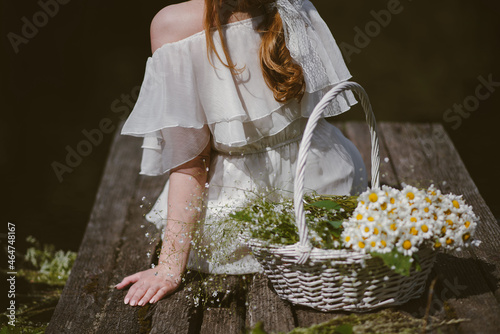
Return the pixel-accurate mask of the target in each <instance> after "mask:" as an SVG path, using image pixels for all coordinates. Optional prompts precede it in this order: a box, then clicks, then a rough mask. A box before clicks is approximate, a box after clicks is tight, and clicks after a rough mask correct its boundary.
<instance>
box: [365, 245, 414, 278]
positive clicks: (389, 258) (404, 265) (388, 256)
mask: <svg viewBox="0 0 500 334" xmlns="http://www.w3.org/2000/svg"><path fill="white" fill-rule="evenodd" d="M370 254H371V255H372V256H373V257H379V258H381V259H382V260H383V261H384V263H385V264H386V265H387V266H388V267H389V268H391V269H392V267H393V266H394V267H395V268H394V269H393V270H394V272H395V273H397V274H400V275H403V276H410V269H411V265H412V263H411V262H410V260H411V256H406V255H403V254H401V253H399V252H398V251H397V250H396V249H395V248H394V249H393V250H392V252H390V253H385V254H381V253H375V252H372V253H370Z"/></svg>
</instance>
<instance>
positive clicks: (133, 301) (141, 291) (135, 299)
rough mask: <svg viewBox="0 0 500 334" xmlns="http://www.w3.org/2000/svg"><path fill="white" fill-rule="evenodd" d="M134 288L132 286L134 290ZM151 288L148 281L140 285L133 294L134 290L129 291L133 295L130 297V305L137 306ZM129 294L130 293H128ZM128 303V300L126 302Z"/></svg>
mask: <svg viewBox="0 0 500 334" xmlns="http://www.w3.org/2000/svg"><path fill="white" fill-rule="evenodd" d="M138 284H139V283H136V284H134V285H133V286H132V288H133V287H134V286H136V285H138ZM132 288H130V289H131V290H132ZM149 288H150V285H149V284H147V283H146V282H142V285H141V286H139V287H138V288H137V289H136V290H135V291H134V292H133V294H131V292H132V291H129V294H131V297H130V306H136V305H137V303H139V300H141V299H142V297H143V296H144V295H145V294H146V291H148V290H149ZM127 296H128V294H127ZM125 304H126V302H125Z"/></svg>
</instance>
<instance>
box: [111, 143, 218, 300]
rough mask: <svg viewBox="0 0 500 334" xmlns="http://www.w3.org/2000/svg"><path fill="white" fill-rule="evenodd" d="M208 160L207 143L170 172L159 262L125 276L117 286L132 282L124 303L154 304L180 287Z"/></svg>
mask: <svg viewBox="0 0 500 334" xmlns="http://www.w3.org/2000/svg"><path fill="white" fill-rule="evenodd" d="M209 163H210V144H208V145H207V147H206V148H205V150H204V151H203V152H202V153H201V154H200V155H199V156H198V157H196V158H195V159H193V160H191V161H189V162H187V163H186V164H184V165H182V166H180V167H178V168H176V169H174V170H173V171H172V172H171V174H170V177H169V180H170V181H169V182H170V185H169V191H168V211H167V227H166V228H165V234H164V237H163V243H162V247H161V252H160V257H159V261H158V265H157V266H156V267H155V268H152V269H148V270H144V271H141V272H138V273H136V274H134V275H131V276H127V277H125V278H124V279H123V280H122V281H121V282H120V283H119V284H118V285H117V286H116V288H117V289H123V288H124V287H126V286H128V285H129V284H131V283H133V285H132V286H131V287H130V290H129V291H128V293H127V295H126V296H125V300H124V302H125V304H130V305H131V306H135V305H139V306H142V305H145V304H146V303H148V302H149V303H155V302H157V301H158V300H160V299H161V298H163V297H164V296H166V295H168V294H170V293H172V292H174V291H175V290H176V289H177V288H178V287H179V285H180V283H181V277H182V274H183V272H184V271H185V269H186V265H187V261H188V257H189V250H190V245H191V238H192V233H193V231H194V229H195V228H196V224H197V222H198V221H199V219H200V215H201V212H202V211H203V210H202V205H203V196H204V193H203V192H204V190H205V183H206V182H207V174H208V171H207V167H208V166H209Z"/></svg>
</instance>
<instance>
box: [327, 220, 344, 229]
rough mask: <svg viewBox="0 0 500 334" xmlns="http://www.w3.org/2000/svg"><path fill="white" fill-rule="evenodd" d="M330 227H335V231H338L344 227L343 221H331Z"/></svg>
mask: <svg viewBox="0 0 500 334" xmlns="http://www.w3.org/2000/svg"><path fill="white" fill-rule="evenodd" d="M328 223H330V225H332V226H333V228H334V229H336V230H338V229H340V228H341V227H342V221H341V220H335V221H329V222H328Z"/></svg>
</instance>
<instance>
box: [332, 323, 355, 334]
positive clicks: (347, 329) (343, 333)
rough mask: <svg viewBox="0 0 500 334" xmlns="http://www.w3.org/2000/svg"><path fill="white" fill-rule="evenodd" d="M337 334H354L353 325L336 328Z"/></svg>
mask: <svg viewBox="0 0 500 334" xmlns="http://www.w3.org/2000/svg"><path fill="white" fill-rule="evenodd" d="M334 333H335V334H352V333H353V330H352V325H348V324H346V325H340V326H337V327H335V332H334Z"/></svg>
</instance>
